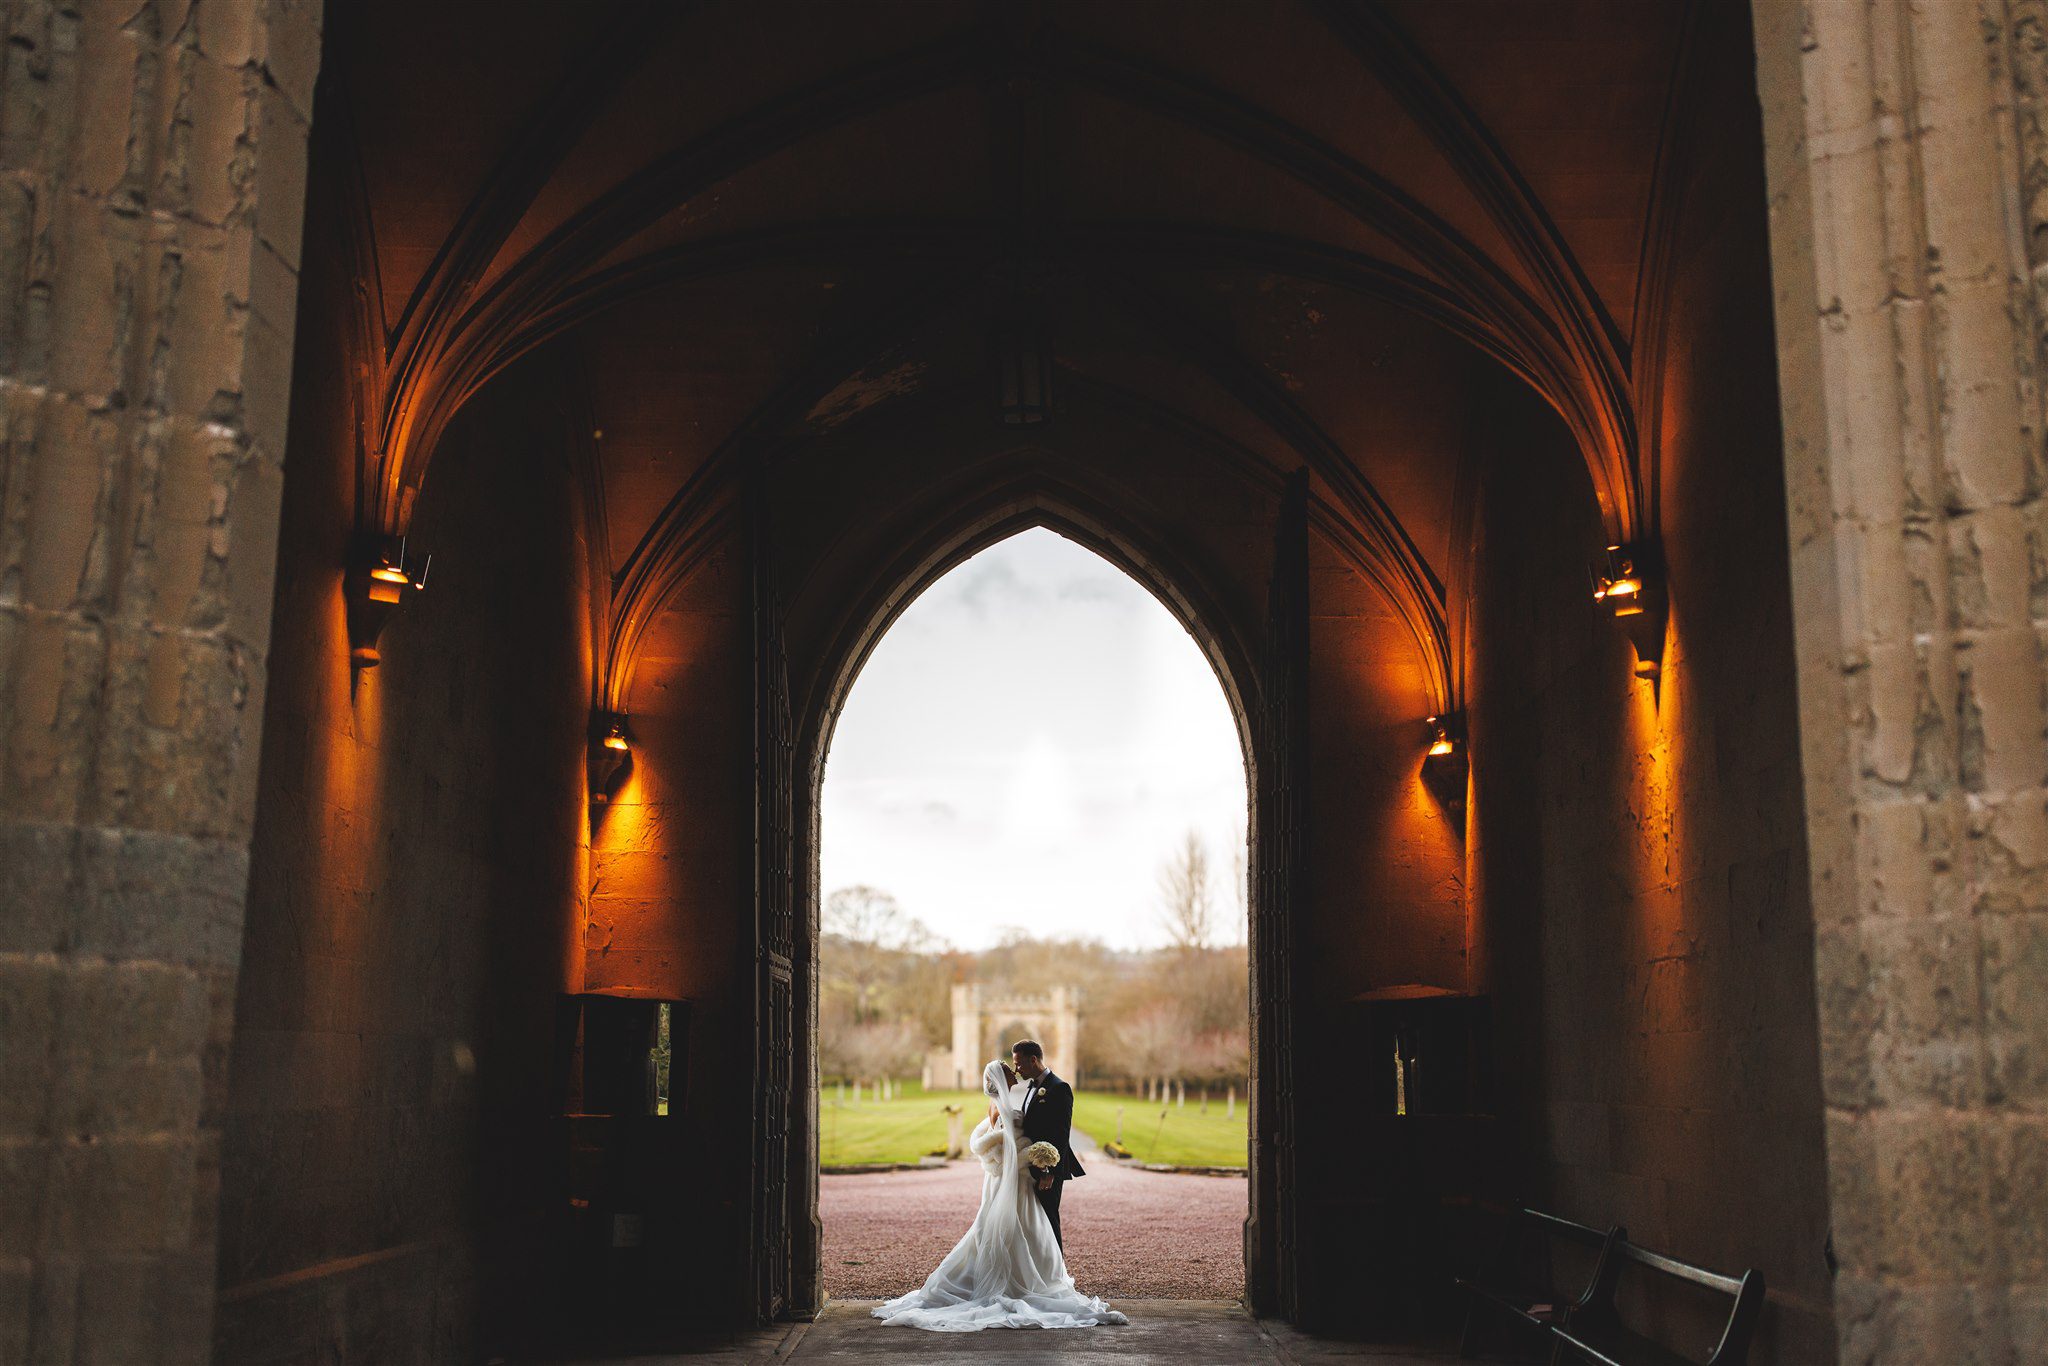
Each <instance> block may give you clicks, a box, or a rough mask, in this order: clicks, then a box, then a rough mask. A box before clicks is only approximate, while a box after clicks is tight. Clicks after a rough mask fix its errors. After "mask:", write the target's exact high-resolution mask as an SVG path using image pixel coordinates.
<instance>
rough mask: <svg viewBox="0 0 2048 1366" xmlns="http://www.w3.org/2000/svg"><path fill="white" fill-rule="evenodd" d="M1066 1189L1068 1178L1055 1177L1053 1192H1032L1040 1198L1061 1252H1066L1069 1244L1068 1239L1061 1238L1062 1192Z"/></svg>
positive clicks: (1041, 1205) (1039, 1204)
mask: <svg viewBox="0 0 2048 1366" xmlns="http://www.w3.org/2000/svg"><path fill="white" fill-rule="evenodd" d="M1066 1188H1067V1178H1066V1177H1064V1176H1055V1177H1054V1178H1053V1179H1052V1189H1051V1190H1049V1191H1042V1190H1034V1191H1033V1192H1032V1194H1034V1195H1036V1196H1037V1197H1038V1207H1039V1208H1040V1209H1042V1210H1044V1211H1045V1217H1046V1218H1047V1219H1048V1220H1050V1221H1051V1223H1052V1240H1053V1241H1054V1242H1055V1243H1058V1244H1059V1245H1060V1250H1061V1251H1065V1250H1066V1246H1067V1243H1066V1239H1064V1238H1062V1237H1060V1192H1061V1191H1063V1190H1065V1189H1066Z"/></svg>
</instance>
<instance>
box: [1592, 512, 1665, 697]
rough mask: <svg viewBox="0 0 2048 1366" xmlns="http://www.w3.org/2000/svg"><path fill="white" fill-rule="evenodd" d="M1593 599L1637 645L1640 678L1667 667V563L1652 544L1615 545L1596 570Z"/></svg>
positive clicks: (1651, 675) (1655, 673)
mask: <svg viewBox="0 0 2048 1366" xmlns="http://www.w3.org/2000/svg"><path fill="white" fill-rule="evenodd" d="M1593 601H1594V602H1596V603H1598V604H1600V605H1601V606H1602V607H1604V608H1606V609H1607V611H1608V613H1609V614H1610V615H1612V616H1613V618H1614V620H1615V622H1616V624H1618V625H1619V626H1620V627H1621V629H1622V631H1623V633H1624V634H1626V635H1627V636H1628V639H1629V644H1631V645H1632V646H1634V647H1635V652H1636V677H1638V678H1655V677H1657V676H1658V675H1659V674H1660V673H1662V672H1663V668H1664V619H1665V614H1666V610H1667V606H1668V604H1667V600H1666V597H1665V593H1664V564H1663V559H1662V557H1661V556H1659V555H1658V554H1657V551H1656V547H1654V546H1652V545H1648V544H1637V545H1611V546H1609V547H1607V555H1606V558H1605V560H1603V561H1602V563H1601V564H1600V565H1599V567H1598V568H1596V569H1595V570H1594V571H1593Z"/></svg>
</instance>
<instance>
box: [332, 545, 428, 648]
mask: <svg viewBox="0 0 2048 1366" xmlns="http://www.w3.org/2000/svg"><path fill="white" fill-rule="evenodd" d="M405 552H406V543H405V539H404V538H403V537H400V536H359V537H357V538H356V541H355V545H354V547H353V549H352V550H351V551H350V554H349V561H348V571H347V573H346V575H345V576H344V577H343V580H342V587H343V595H344V597H345V598H346V600H347V604H348V658H349V663H350V664H352V665H354V666H355V667H356V668H358V669H374V668H375V667H377V665H378V664H379V663H380V662H382V660H383V654H382V653H381V652H380V651H379V649H378V648H377V640H378V638H379V637H380V636H382V635H383V634H384V628H385V627H386V626H387V625H389V624H390V622H391V616H392V614H393V613H394V612H396V611H397V610H398V608H399V607H400V606H401V605H403V604H404V602H405V599H406V597H407V596H408V595H409V594H412V593H417V592H421V591H423V590H425V588H426V586H427V571H428V570H429V569H431V568H433V564H434V557H433V556H431V555H429V556H427V558H426V560H425V561H424V562H423V563H422V564H421V565H420V569H419V574H418V576H417V577H415V576H414V575H413V573H412V571H411V570H410V569H408V568H407V567H406V553H405Z"/></svg>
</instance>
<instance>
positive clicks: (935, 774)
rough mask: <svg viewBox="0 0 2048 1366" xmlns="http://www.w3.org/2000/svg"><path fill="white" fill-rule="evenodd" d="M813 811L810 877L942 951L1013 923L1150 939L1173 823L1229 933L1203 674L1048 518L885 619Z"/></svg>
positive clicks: (1179, 636) (1214, 714)
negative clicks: (1198, 847) (1213, 880)
mask: <svg viewBox="0 0 2048 1366" xmlns="http://www.w3.org/2000/svg"><path fill="white" fill-rule="evenodd" d="M823 819H824V829H823V847H822V849H821V850H820V859H821V865H822V866H821V873H822V879H821V883H822V886H823V888H824V890H825V891H826V892H827V893H830V892H831V891H832V890H833V889H834V888H838V887H844V886H849V885H851V884H854V883H863V882H864V883H868V884H871V885H873V886H876V887H880V888H883V889H884V890H886V891H888V892H890V893H892V894H894V895H895V897H896V898H897V900H898V901H900V902H901V903H902V904H903V908H904V909H905V910H906V911H907V912H909V913H910V914H911V915H914V916H916V917H917V918H918V919H919V920H922V921H923V922H924V923H925V924H926V925H927V926H929V927H930V928H931V929H932V930H934V931H935V932H937V933H938V934H939V935H940V936H942V937H943V938H945V939H947V940H949V941H951V942H952V943H953V944H954V945H955V946H957V947H960V948H983V947H986V946H988V945H989V944H992V943H993V942H994V941H995V940H996V938H997V937H998V936H999V934H1000V933H1001V932H1002V931H1003V930H1004V929H1005V928H1006V927H1012V926H1016V927H1022V928H1026V929H1028V930H1030V931H1031V932H1032V933H1034V934H1035V935H1039V936H1062V937H1065V936H1091V937H1094V938H1098V939H1102V940H1104V941H1106V942H1107V943H1109V944H1112V945H1114V946H1117V947H1120V948H1131V947H1149V946H1153V945H1157V944H1160V943H1163V942H1164V939H1165V935H1164V933H1163V930H1162V927H1161V924H1160V919H1159V894H1158V887H1157V881H1158V872H1159V866H1160V864H1161V863H1162V862H1164V861H1165V859H1166V858H1167V857H1168V855H1169V854H1170V853H1171V852H1172V850H1173V847H1174V845H1175V844H1176V842H1177V841H1178V839H1179V838H1180V836H1181V834H1182V833H1183V832H1184V831H1186V830H1188V829H1189V828H1193V829H1195V830H1198V831H1200V832H1201V833H1202V835H1203V836H1204V838H1205V839H1207V840H1208V842H1209V845H1210V848H1211V851H1212V859H1213V862H1214V863H1215V865H1216V866H1217V872H1218V873H1219V879H1218V880H1219V884H1220V885H1219V886H1218V889H1217V892H1218V895H1217V902H1216V911H1217V924H1218V928H1219V932H1220V933H1219V937H1220V938H1221V939H1224V940H1228V941H1238V940H1241V939H1242V938H1243V937H1244V926H1243V925H1242V924H1241V923H1239V919H1238V911H1237V906H1236V901H1235V898H1234V896H1233V895H1232V893H1231V891H1230V881H1231V878H1232V877H1233V873H1232V871H1231V869H1232V849H1233V846H1237V847H1241V846H1242V843H1243V839H1244V819H1245V774H1244V759H1243V755H1242V752H1241V751H1240V750H1239V748H1238V742H1237V729H1236V727H1235V725H1234V724H1233V723H1232V721H1231V716H1230V706H1229V703H1228V702H1226V701H1225V700H1224V696H1223V688H1222V685H1221V684H1219V683H1218V682H1217V680H1216V674H1215V671H1214V670H1212V669H1211V668H1210V667H1209V662H1208V660H1207V659H1206V658H1204V656H1203V654H1202V652H1201V650H1200V648H1199V647H1198V646H1196V644H1195V642H1194V639H1193V638H1192V637H1191V636H1189V635H1188V633H1187V631H1186V630H1185V629H1183V628H1182V626H1181V624H1180V623H1179V622H1178V621H1176V620H1174V618H1173V616H1172V615H1171V614H1170V613H1169V612H1168V611H1167V610H1166V609H1165V608H1164V607H1162V606H1161V605H1160V604H1159V601H1158V600H1157V599H1156V598H1154V597H1153V596H1152V595H1151V594H1150V593H1147V592H1146V591H1145V590H1144V589H1143V588H1141V587H1139V586H1138V584H1137V583H1135V582H1134V581H1133V580H1131V579H1130V578H1128V577H1127V576H1125V574H1124V573H1123V572H1122V571H1121V570H1119V569H1117V568H1116V567H1115V566H1114V565H1112V564H1110V563H1109V562H1108V561H1106V560H1103V559H1102V558H1100V557H1099V556H1097V555H1095V554H1094V553H1093V552H1091V551H1089V550H1085V549H1083V548H1082V547H1081V546H1078V545H1076V544H1074V543H1073V542H1072V541H1069V540H1067V539H1065V538H1064V537H1061V536H1058V535H1056V534H1054V533H1053V532H1050V531H1044V530H1034V531H1027V532H1024V533H1023V534H1021V535H1018V536H1013V537H1011V538H1010V539H1009V540H1007V541H1004V542H1002V543H1001V544H1000V545H996V546H992V547H991V548H989V549H988V550H985V551H983V552H982V553H981V554H979V555H977V556H975V557H974V558H973V559H971V560H969V561H967V562H966V563H965V564H963V565H961V566H960V567H959V568H957V569H955V570H954V571H953V572H952V573H950V574H948V575H947V576H946V577H945V578H943V579H941V580H940V581H939V582H938V583H936V584H934V585H933V586H932V588H931V589H930V590H929V591H928V592H926V593H925V594H924V596H922V597H920V598H919V599H918V600H917V601H916V602H914V603H912V604H911V605H910V608H909V610H908V611H906V612H904V614H903V615H902V616H901V617H900V618H898V619H897V622H896V624H895V625H894V626H893V627H891V628H890V630H889V633H888V635H887V636H885V637H884V638H883V639H882V643H881V644H880V645H879V646H878V647H876V650H875V652H874V654H873V656H872V657H871V658H870V659H869V660H868V663H867V667H866V668H865V669H863V670H862V671H861V675H860V678H859V679H858V680H857V681H856V682H855V684H854V687H853V692H852V695H851V696H850V697H849V698H848V699H847V703H846V707H845V710H844V711H843V713H842V714H841V716H840V718H839V725H838V729H837V730H836V731H835V733H834V734H833V737H832V749H831V753H830V755H829V757H828V759H827V762H826V767H825V797H824V816H823Z"/></svg>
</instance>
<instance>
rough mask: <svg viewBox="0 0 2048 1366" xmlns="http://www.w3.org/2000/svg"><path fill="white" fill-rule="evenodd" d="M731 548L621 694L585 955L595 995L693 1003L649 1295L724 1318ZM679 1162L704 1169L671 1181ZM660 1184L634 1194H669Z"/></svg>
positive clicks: (746, 1147) (743, 956) (735, 917)
mask: <svg viewBox="0 0 2048 1366" xmlns="http://www.w3.org/2000/svg"><path fill="white" fill-rule="evenodd" d="M749 603H750V596H749V587H748V576H747V562H746V558H745V553H744V546H743V545H742V544H741V543H740V542H738V541H737V540H735V541H733V542H730V543H728V544H726V545H725V546H723V547H721V548H720V549H718V550H716V551H714V552H713V553H712V555H711V556H710V558H709V560H708V561H707V562H706V563H705V564H704V565H703V566H702V567H701V568H700V570H699V571H698V573H697V574H695V575H693V576H692V577H691V578H690V579H689V580H688V581H687V582H685V583H684V584H683V585H681V587H680V588H679V589H678V590H677V592H676V593H675V594H674V596H672V597H671V598H670V599H669V602H668V604H667V606H666V608H665V609H664V610H663V611H662V612H661V614H660V615H659V616H658V617H657V619H656V620H655V621H654V622H653V624H652V625H651V626H650V627H649V628H648V633H647V636H646V638H645V640H644V642H643V644H642V648H641V652H640V656H639V662H638V667H637V669H636V670H635V672H634V675H633V680H632V685H631V688H630V689H629V691H628V692H627V694H626V702H627V708H628V710H629V712H630V714H631V717H632V721H631V727H632V736H633V757H632V768H631V770H630V772H628V773H627V774H626V776H625V779H624V781H623V783H622V784H621V785H620V787H619V790H618V791H617V793H616V794H615V795H614V796H613V798H612V800H611V803H610V805H609V807H608V809H606V810H605V811H604V812H603V813H602V814H601V815H600V816H599V818H598V821H597V823H596V828H595V831H594V833H593V835H592V841H591V863H590V892H589V897H590V900H589V918H588V922H587V924H586V926H585V927H584V936H583V944H582V951H583V952H582V957H583V964H584V971H585V974H586V981H587V984H588V987H589V989H590V990H592V991H603V992H618V993H621V994H628V995H640V996H655V997H665V998H671V999H678V1000H683V1001H687V1002H689V1015H688V1021H689V1038H688V1046H687V1049H686V1050H682V1051H679V1052H678V1055H677V1057H676V1059H675V1062H674V1064H673V1066H674V1067H675V1069H676V1071H675V1072H674V1073H672V1077H673V1080H672V1082H671V1085H672V1086H673V1087H674V1088H675V1089H676V1091H677V1092H679V1093H680V1094H681V1096H682V1101H681V1134H680V1137H679V1138H678V1139H677V1141H676V1142H677V1146H676V1150H675V1152H674V1157H673V1163H674V1165H673V1168H672V1172H673V1173H674V1175H675V1176H676V1177H678V1178H679V1179H685V1180H687V1181H688V1183H689V1186H690V1189H689V1191H688V1193H687V1195H686V1196H685V1197H684V1199H683V1201H682V1208H683V1210H684V1211H685V1214H684V1216H683V1217H684V1218H685V1219H686V1220H687V1224H686V1225H685V1226H683V1227H676V1226H675V1225H673V1224H670V1225H669V1226H667V1227H662V1228H657V1227H654V1224H653V1217H651V1218H650V1226H649V1237H650V1238H651V1239H659V1240H660V1241H661V1242H662V1243H664V1244H665V1245H666V1246H668V1247H670V1248H672V1249H673V1250H674V1254H675V1257H674V1259H671V1260H669V1261H668V1263H667V1265H666V1268H665V1270H664V1271H663V1273H662V1274H663V1276H664V1277H665V1280H664V1284H663V1286H662V1288H661V1290H660V1291H659V1295H660V1299H661V1303H659V1304H658V1305H654V1306H650V1307H652V1308H654V1309H656V1310H658V1311H659V1314H660V1316H662V1317H664V1318H667V1317H670V1316H673V1317H676V1318H695V1319H700V1320H713V1321H731V1320H734V1319H735V1318H736V1317H739V1316H743V1315H744V1313H745V1312H746V1306H748V1305H749V1304H750V1303H751V1292H750V1290H749V1281H748V1273H749V1268H748V1266H747V1262H746V1259H745V1257H743V1256H741V1255H739V1249H742V1248H744V1247H745V1246H746V1245H747V1238H748V1223H747V1220H748V1214H749V1211H750V1204H749V1199H750V1196H751V1194H752V1189H753V1184H754V1181H755V1180H756V1179H757V1177H756V1172H755V1157H754V1153H753V1151H752V1143H753V1139H754V1133H753V1127H752V1125H751V1124H750V1123H749V1122H748V1105H749V1101H750V1098H751V1096H752V1095H753V1087H754V1080H753V1078H754V1066H755V1058H754V1047H755V1045H754V1016H753V1005H754V993H753V981H754V977H753V938H752V933H751V925H752V921H753V914H754V862H753V860H754V800H753V794H754V787H753V760H754V721H753V715H754V713H753V706H754V688H753V620H752V616H751V611H750V607H749ZM684 1173H698V1174H702V1173H715V1174H716V1175H714V1176H711V1177H708V1178H704V1177H687V1178H685V1177H683V1174H684ZM674 1195H675V1192H674V1190H673V1189H669V1188H667V1187H664V1189H663V1190H661V1191H659V1192H656V1191H647V1192H644V1193H643V1198H648V1199H650V1202H651V1203H652V1204H654V1205H656V1206H657V1207H664V1208H665V1207H668V1206H667V1202H668V1201H669V1200H670V1199H672V1198H673V1197H674Z"/></svg>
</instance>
